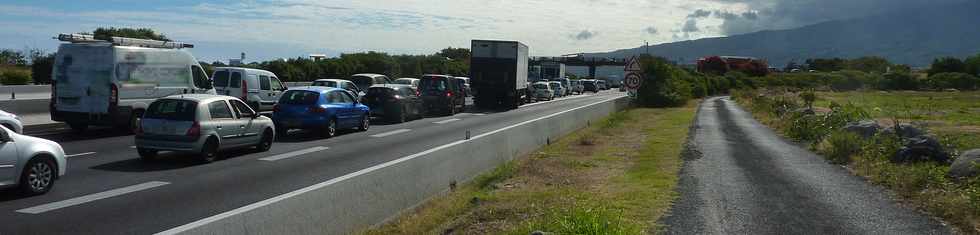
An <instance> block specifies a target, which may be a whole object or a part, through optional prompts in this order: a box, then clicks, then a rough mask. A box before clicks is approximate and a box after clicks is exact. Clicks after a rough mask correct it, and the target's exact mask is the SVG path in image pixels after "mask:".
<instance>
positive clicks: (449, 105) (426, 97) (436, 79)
mask: <svg viewBox="0 0 980 235" xmlns="http://www.w3.org/2000/svg"><path fill="white" fill-rule="evenodd" d="M460 84H461V83H460V82H459V80H458V79H456V78H453V77H450V76H446V75H424V76H422V83H421V85H419V92H420V93H421V96H422V103H423V104H425V110H426V111H428V112H431V111H436V110H439V111H442V112H443V113H444V114H447V115H454V114H456V113H457V112H461V111H463V110H464V109H466V95H465V94H464V92H463V89H464V88H462V87H461V86H460Z"/></svg>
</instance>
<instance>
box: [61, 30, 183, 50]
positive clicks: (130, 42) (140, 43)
mask: <svg viewBox="0 0 980 235" xmlns="http://www.w3.org/2000/svg"><path fill="white" fill-rule="evenodd" d="M56 39H58V41H62V42H71V43H92V42H109V43H112V45H116V46H136V47H148V48H166V49H181V48H194V44H190V43H182V42H167V41H159V40H149V39H137V38H124V37H112V39H111V40H108V41H107V40H101V39H95V36H92V35H85V34H66V33H63V34H58V37H57V38H56Z"/></svg>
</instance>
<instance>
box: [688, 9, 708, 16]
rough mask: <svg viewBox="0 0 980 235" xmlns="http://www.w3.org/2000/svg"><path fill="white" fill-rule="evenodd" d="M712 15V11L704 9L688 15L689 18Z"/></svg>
mask: <svg viewBox="0 0 980 235" xmlns="http://www.w3.org/2000/svg"><path fill="white" fill-rule="evenodd" d="M710 15H711V11H708V10H704V9H698V10H696V11H694V12H692V13H691V14H689V15H687V18H704V17H708V16H710Z"/></svg>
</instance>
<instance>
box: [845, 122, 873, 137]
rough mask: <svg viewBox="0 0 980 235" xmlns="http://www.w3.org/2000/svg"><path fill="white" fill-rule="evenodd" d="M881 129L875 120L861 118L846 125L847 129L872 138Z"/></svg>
mask: <svg viewBox="0 0 980 235" xmlns="http://www.w3.org/2000/svg"><path fill="white" fill-rule="evenodd" d="M879 129H881V126H880V125H878V122H875V121H874V120H861V121H857V122H851V123H847V125H844V130H845V131H848V132H851V133H854V134H857V135H859V136H861V137H864V138H871V137H873V136H875V134H878V130H879Z"/></svg>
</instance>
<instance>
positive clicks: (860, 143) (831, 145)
mask: <svg viewBox="0 0 980 235" xmlns="http://www.w3.org/2000/svg"><path fill="white" fill-rule="evenodd" d="M864 143H865V141H864V139H862V138H861V136H859V135H857V134H855V133H851V132H848V131H841V130H838V131H834V132H832V133H831V134H830V135H829V136H827V139H826V140H825V141H824V143H823V145H824V146H825V148H823V151H821V152H823V155H824V156H826V157H827V160H830V161H831V162H833V163H837V164H847V163H849V162H850V161H851V156H854V155H856V154H858V153H861V149H862V148H863V147H864Z"/></svg>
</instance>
